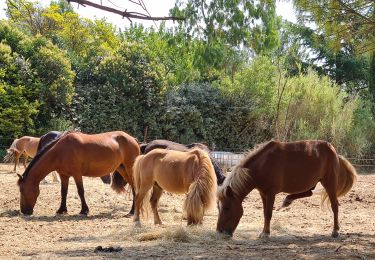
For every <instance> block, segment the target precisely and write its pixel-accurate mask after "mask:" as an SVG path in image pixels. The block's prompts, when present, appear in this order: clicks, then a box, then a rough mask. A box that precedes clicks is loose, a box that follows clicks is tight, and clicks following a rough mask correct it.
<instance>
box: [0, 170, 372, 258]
mask: <svg viewBox="0 0 375 260" xmlns="http://www.w3.org/2000/svg"><path fill="white" fill-rule="evenodd" d="M11 169H12V168H11V166H10V165H5V164H0V258H1V259H15V258H33V259H55V258H68V257H69V258H78V259H80V258H98V259H102V258H174V259H175V258H178V259H186V258H220V259H224V258H236V259H244V258H247V259H248V258H251V259H323V258H325V259H375V219H374V216H375V175H374V174H367V175H360V176H359V180H358V182H357V184H356V185H355V187H354V189H353V190H352V191H351V192H350V193H349V194H347V195H346V196H345V197H343V198H341V199H340V203H341V206H340V215H339V218H340V224H341V233H340V237H339V238H337V239H333V238H331V237H330V234H331V230H332V223H333V219H332V213H331V211H330V210H327V209H325V210H324V209H321V208H320V197H319V196H314V197H311V198H306V199H301V200H299V201H296V202H295V203H294V204H293V205H292V206H291V207H290V208H288V209H284V210H281V211H274V215H273V219H272V226H271V238H270V239H269V240H262V239H258V234H259V233H260V231H261V230H262V227H263V213H262V203H261V200H260V197H259V194H258V192H257V191H253V192H252V193H251V194H250V195H249V196H248V197H247V198H246V199H245V202H244V208H245V212H244V216H243V217H242V219H241V222H240V225H239V226H238V228H237V230H236V232H235V233H234V237H233V238H232V239H227V238H225V237H222V236H219V235H218V234H217V233H216V232H215V227H216V221H217V211H216V209H214V210H212V212H209V214H208V215H207V216H205V218H204V223H203V225H202V226H199V227H193V228H190V227H189V228H187V227H186V222H185V221H184V220H182V213H181V208H182V201H183V199H184V196H172V195H170V194H163V196H162V198H161V201H160V214H161V218H162V220H163V222H164V225H163V226H157V227H156V226H154V225H153V224H152V220H151V219H149V220H143V227H142V228H135V227H134V223H133V222H132V219H128V218H125V215H126V213H127V212H128V211H129V209H130V205H131V200H130V198H129V197H128V196H125V195H123V194H122V195H119V194H116V193H115V192H114V191H112V190H111V189H110V187H109V186H108V185H105V184H103V183H102V182H101V180H100V179H99V178H97V179H90V178H86V179H85V180H84V185H85V189H86V190H85V192H86V200H87V203H88V205H89V207H90V215H89V216H88V217H82V216H79V215H78V213H79V210H80V201H79V198H78V195H77V191H76V187H75V185H74V183H73V182H72V181H71V184H70V187H69V194H68V210H69V214H68V215H63V216H56V215H55V211H56V210H57V208H58V206H59V202H60V184H58V183H48V184H41V185H40V196H39V198H38V201H37V204H36V206H35V210H34V215H33V216H31V217H25V216H22V215H20V213H19V191H18V187H17V186H16V180H17V177H16V175H15V174H14V173H10V170H11ZM22 170H23V168H21V170H20V172H19V173H21V171H22ZM282 198H283V194H279V195H278V196H277V198H276V203H275V208H278V207H279V206H280V205H281V201H282ZM98 246H102V247H103V248H108V247H111V246H112V247H114V249H118V250H120V251H119V252H103V251H100V252H98V251H95V249H96V248H97V247H98Z"/></svg>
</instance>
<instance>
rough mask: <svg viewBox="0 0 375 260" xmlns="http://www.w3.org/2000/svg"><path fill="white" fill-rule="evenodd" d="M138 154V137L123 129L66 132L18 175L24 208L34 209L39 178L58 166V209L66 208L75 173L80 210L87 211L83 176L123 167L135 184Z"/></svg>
mask: <svg viewBox="0 0 375 260" xmlns="http://www.w3.org/2000/svg"><path fill="white" fill-rule="evenodd" d="M139 154H140V150H139V146H138V143H137V141H136V140H135V139H134V138H133V137H131V136H130V135H128V134H126V133H124V132H120V131H116V132H108V133H101V134H95V135H88V134H83V133H78V132H70V133H66V134H63V135H62V136H60V137H59V138H56V139H55V140H53V141H52V142H51V143H49V144H48V145H47V146H46V147H45V148H44V149H42V150H41V151H40V152H39V153H38V154H37V155H36V156H35V158H34V159H33V160H32V161H31V163H30V164H29V166H28V167H27V168H26V170H25V172H24V174H23V176H21V175H19V180H18V185H19V187H20V192H21V198H20V206H21V212H22V213H24V214H27V215H30V214H32V213H33V208H34V206H35V203H36V200H37V198H38V195H39V183H40V181H41V180H42V179H43V178H44V177H45V176H46V175H47V174H48V173H50V172H51V171H54V170H55V171H57V172H58V173H59V175H60V179H61V204H60V208H59V209H58V210H57V213H60V214H61V213H66V212H67V207H66V196H67V192H68V184H69V177H73V178H74V180H75V183H76V186H77V189H78V194H79V197H80V199H81V206H82V207H81V212H80V214H84V215H86V214H87V213H88V212H89V208H88V206H87V204H86V201H85V197H84V189H83V182H82V176H88V177H100V176H104V175H107V174H109V173H110V172H114V171H116V170H118V169H119V168H121V170H119V171H120V174H121V175H122V176H123V178H124V179H125V180H126V181H127V182H128V183H129V184H130V185H131V186H133V181H132V173H133V163H134V161H135V158H136V157H137V156H138V155H139Z"/></svg>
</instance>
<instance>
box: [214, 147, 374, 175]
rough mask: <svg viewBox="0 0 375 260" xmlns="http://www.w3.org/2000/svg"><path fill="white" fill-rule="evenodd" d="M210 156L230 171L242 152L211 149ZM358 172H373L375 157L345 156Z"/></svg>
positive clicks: (238, 160)
mask: <svg viewBox="0 0 375 260" xmlns="http://www.w3.org/2000/svg"><path fill="white" fill-rule="evenodd" d="M211 156H212V157H213V158H215V159H216V160H217V161H218V162H219V163H220V165H221V166H222V168H223V170H224V171H230V170H231V168H232V167H233V166H235V165H237V164H238V163H239V162H240V161H241V159H242V158H243V153H231V152H223V151H213V152H211ZM347 159H348V160H349V161H350V162H351V164H352V165H353V166H354V167H355V168H356V170H357V171H358V172H359V173H374V172H375V158H371V157H358V158H354V157H353V158H347Z"/></svg>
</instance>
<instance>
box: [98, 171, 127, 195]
mask: <svg viewBox="0 0 375 260" xmlns="http://www.w3.org/2000/svg"><path fill="white" fill-rule="evenodd" d="M119 171H125V167H124V166H123V165H122V164H121V165H120V166H119V167H118V168H117V169H116V171H114V172H113V173H112V174H111V188H112V189H113V190H114V191H116V192H117V193H123V192H125V191H126V189H125V186H126V184H127V182H126V180H125V179H124V177H122V175H121V174H120V172H119ZM102 181H103V182H104V180H103V179H102ZM104 183H105V182H104Z"/></svg>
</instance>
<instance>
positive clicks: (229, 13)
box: [171, 0, 280, 54]
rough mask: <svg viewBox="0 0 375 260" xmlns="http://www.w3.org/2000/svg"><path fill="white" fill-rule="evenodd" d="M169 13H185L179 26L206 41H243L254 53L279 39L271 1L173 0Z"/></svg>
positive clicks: (238, 44)
mask: <svg viewBox="0 0 375 260" xmlns="http://www.w3.org/2000/svg"><path fill="white" fill-rule="evenodd" d="M171 13H172V14H173V15H176V16H183V17H186V20H185V21H183V22H180V26H181V27H182V28H184V30H185V31H186V33H187V34H189V35H191V36H193V37H201V38H202V39H204V40H205V41H206V42H207V43H208V45H210V44H211V43H214V42H220V43H222V44H223V45H226V44H229V45H230V46H240V45H242V44H243V45H245V46H246V47H251V48H252V49H253V50H254V52H255V53H257V54H266V53H268V52H269V51H271V50H273V49H274V48H275V47H277V46H278V43H279V37H278V32H277V29H278V26H279V22H280V20H279V18H278V17H277V15H276V4H275V1H268V0H261V1H257V2H254V1H237V0H236V1H222V0H213V1H200V0H188V1H177V2H176V5H175V7H174V8H173V9H172V10H171Z"/></svg>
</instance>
